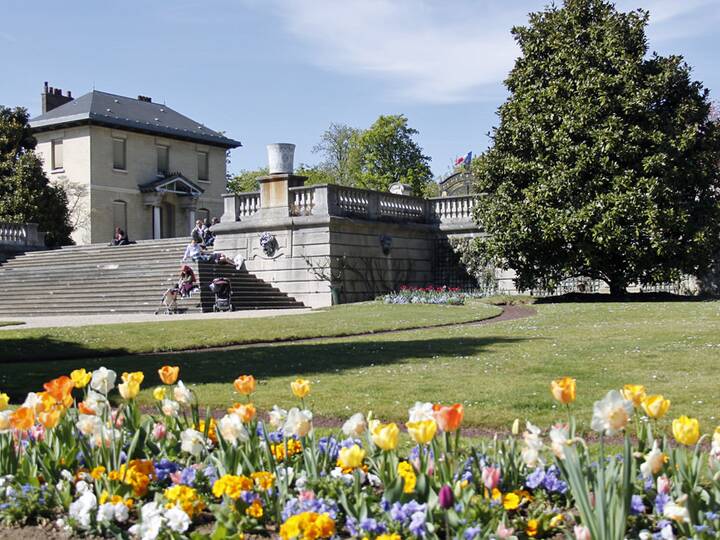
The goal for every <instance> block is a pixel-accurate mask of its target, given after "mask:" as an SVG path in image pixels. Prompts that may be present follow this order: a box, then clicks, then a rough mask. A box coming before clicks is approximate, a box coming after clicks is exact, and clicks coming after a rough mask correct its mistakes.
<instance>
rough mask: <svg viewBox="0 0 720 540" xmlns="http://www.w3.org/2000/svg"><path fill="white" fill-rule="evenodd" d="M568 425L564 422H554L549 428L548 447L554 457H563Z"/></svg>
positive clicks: (566, 442)
mask: <svg viewBox="0 0 720 540" xmlns="http://www.w3.org/2000/svg"><path fill="white" fill-rule="evenodd" d="M569 435H570V434H569V432H568V427H567V426H566V425H565V424H556V425H554V426H553V427H552V428H551V429H550V441H551V442H550V448H552V451H553V454H555V457H557V458H558V459H560V460H562V459H565V447H566V446H567V444H568V437H569Z"/></svg>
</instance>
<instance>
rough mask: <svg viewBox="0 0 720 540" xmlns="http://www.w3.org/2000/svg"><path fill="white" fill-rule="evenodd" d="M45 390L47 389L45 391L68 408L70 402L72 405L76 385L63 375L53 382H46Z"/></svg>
mask: <svg viewBox="0 0 720 540" xmlns="http://www.w3.org/2000/svg"><path fill="white" fill-rule="evenodd" d="M43 388H45V391H46V392H47V393H48V394H50V395H51V396H52V398H53V399H54V400H55V401H57V402H58V403H62V404H63V405H64V406H66V407H68V406H69V405H68V401H69V404H70V405H72V397H71V394H72V391H73V388H75V383H73V381H72V379H71V378H70V377H68V376H66V375H63V376H62V377H58V378H57V379H53V380H52V381H49V382H46V383H45V384H44V385H43Z"/></svg>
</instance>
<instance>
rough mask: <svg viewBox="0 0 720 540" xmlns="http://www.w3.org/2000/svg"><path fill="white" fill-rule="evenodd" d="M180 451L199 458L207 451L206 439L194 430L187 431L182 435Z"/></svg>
mask: <svg viewBox="0 0 720 540" xmlns="http://www.w3.org/2000/svg"><path fill="white" fill-rule="evenodd" d="M180 441H181V444H180V450H182V451H183V452H187V453H188V454H192V455H193V456H199V455H200V454H202V451H203V450H204V449H205V437H204V436H203V434H202V433H200V432H199V431H196V430H194V429H186V430H185V431H183V432H182V433H181V434H180Z"/></svg>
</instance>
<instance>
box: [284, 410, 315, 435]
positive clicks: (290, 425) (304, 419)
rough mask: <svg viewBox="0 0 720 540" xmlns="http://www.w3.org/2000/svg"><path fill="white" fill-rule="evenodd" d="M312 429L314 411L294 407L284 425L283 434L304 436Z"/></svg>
mask: <svg viewBox="0 0 720 540" xmlns="http://www.w3.org/2000/svg"><path fill="white" fill-rule="evenodd" d="M311 429H312V413H311V412H310V411H308V410H304V411H301V410H300V409H298V408H297V407H293V408H292V409H290V412H288V417H287V420H286V421H285V425H284V426H283V434H284V435H285V436H286V437H290V436H293V435H294V436H296V437H304V436H305V435H307V434H308V433H310V430H311Z"/></svg>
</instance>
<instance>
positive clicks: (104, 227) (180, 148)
mask: <svg viewBox="0 0 720 540" xmlns="http://www.w3.org/2000/svg"><path fill="white" fill-rule="evenodd" d="M30 126H31V128H32V130H33V133H34V135H35V137H36V138H37V141H38V144H37V153H38V155H39V156H40V157H41V159H42V160H43V164H44V168H45V172H46V173H47V175H48V178H50V180H51V181H52V182H54V183H58V184H64V185H65V187H66V189H67V190H68V191H69V192H70V193H72V194H74V196H75V200H71V201H70V203H71V207H72V209H73V213H74V216H73V220H74V221H75V223H76V230H75V232H74V233H73V240H75V242H76V243H77V244H88V243H103V242H109V241H110V240H111V239H112V236H113V231H114V229H115V227H121V228H122V229H123V230H125V231H126V232H127V233H128V236H129V237H130V239H131V240H142V239H151V238H170V237H175V236H185V235H187V234H189V232H190V229H191V228H192V223H194V221H195V219H196V218H207V217H212V216H220V215H221V214H222V212H223V199H222V195H223V194H224V193H225V192H226V177H225V174H226V152H227V150H228V149H231V148H236V147H238V146H241V144H240V142H239V141H236V140H233V139H230V138H228V137H225V136H224V135H222V134H221V133H218V132H217V131H213V130H211V129H209V128H207V127H205V126H204V125H202V124H201V123H199V122H197V121H195V120H192V119H190V118H188V117H187V116H184V115H182V114H180V113H178V112H176V111H174V110H173V109H171V108H170V107H168V106H167V105H165V104H160V103H153V101H152V99H151V98H149V97H145V96H138V97H137V99H136V98H129V97H125V96H119V95H115V94H109V93H106V92H100V91H97V90H93V91H92V92H89V93H87V94H85V95H83V96H80V97H78V98H73V97H72V95H71V93H70V92H67V94H63V92H62V91H61V90H60V89H57V88H52V87H49V86H48V83H45V87H44V91H43V93H42V114H41V115H40V116H37V117H35V118H33V119H31V120H30ZM68 188H69V189H68Z"/></svg>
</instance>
